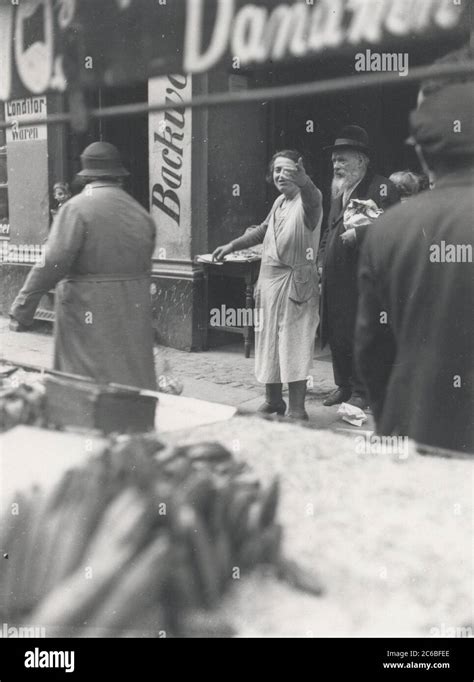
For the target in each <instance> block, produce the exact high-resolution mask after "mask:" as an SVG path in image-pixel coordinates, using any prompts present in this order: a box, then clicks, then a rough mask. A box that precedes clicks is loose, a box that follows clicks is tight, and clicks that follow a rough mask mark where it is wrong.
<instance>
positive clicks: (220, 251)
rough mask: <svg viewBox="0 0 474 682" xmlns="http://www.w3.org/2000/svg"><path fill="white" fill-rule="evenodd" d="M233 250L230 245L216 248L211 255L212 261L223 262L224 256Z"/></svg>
mask: <svg viewBox="0 0 474 682" xmlns="http://www.w3.org/2000/svg"><path fill="white" fill-rule="evenodd" d="M233 250H234V247H233V245H232V244H231V243H229V244H224V245H223V246H218V247H217V249H216V250H215V251H214V252H213V254H212V260H224V256H228V255H229V253H232V251H233Z"/></svg>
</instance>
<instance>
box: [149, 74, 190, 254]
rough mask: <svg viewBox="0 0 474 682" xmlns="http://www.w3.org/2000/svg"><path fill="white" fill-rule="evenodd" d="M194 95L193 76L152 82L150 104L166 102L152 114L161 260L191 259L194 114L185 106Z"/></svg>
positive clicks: (153, 201) (154, 208)
mask: <svg viewBox="0 0 474 682" xmlns="http://www.w3.org/2000/svg"><path fill="white" fill-rule="evenodd" d="M191 95H192V84H191V76H186V75H171V76H162V77H158V78H152V79H150V81H149V83H148V100H149V103H150V104H168V105H169V106H171V107H172V108H171V109H169V110H168V111H166V112H160V113H151V114H150V115H149V122H148V131H149V133H148V134H149V152H150V156H149V159H150V161H149V162H150V206H151V215H152V217H153V219H154V221H155V223H156V227H157V253H156V254H155V255H156V257H158V258H159V257H161V258H178V259H180V258H183V259H186V258H190V256H191V252H190V238H191V160H192V111H191V109H185V108H184V107H183V106H182V102H183V101H184V100H187V99H190V98H191Z"/></svg>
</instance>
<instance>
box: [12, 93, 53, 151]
mask: <svg viewBox="0 0 474 682" xmlns="http://www.w3.org/2000/svg"><path fill="white" fill-rule="evenodd" d="M46 115H47V103H46V97H26V98H24V99H15V100H10V101H9V102H5V120H6V121H8V122H10V123H11V124H12V125H11V127H9V128H7V144H10V143H12V142H33V141H35V140H46V139H47V137H48V131H47V127H46V124H45V123H42V124H40V125H34V123H33V124H31V125H27V126H24V125H22V121H26V120H27V119H28V120H31V119H33V120H34V119H42V118H45V117H46Z"/></svg>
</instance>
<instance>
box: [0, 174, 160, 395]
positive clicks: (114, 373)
mask: <svg viewBox="0 0 474 682" xmlns="http://www.w3.org/2000/svg"><path fill="white" fill-rule="evenodd" d="M154 245H155V225H154V223H153V221H152V219H151V217H150V215H149V214H148V213H147V212H146V211H145V210H144V209H143V208H142V207H141V206H140V205H139V204H138V203H137V202H136V201H135V200H134V199H132V197H130V196H129V195H128V194H127V193H126V192H125V191H124V190H122V189H121V188H120V187H118V186H116V185H113V184H112V183H107V182H93V183H91V184H90V185H88V186H87V187H86V188H85V189H84V190H83V192H82V193H81V194H80V195H78V196H76V197H74V198H73V199H71V200H70V201H69V202H68V203H67V204H65V205H64V206H63V207H62V209H61V210H60V211H59V213H58V215H57V216H56V219H55V221H54V223H53V227H52V229H51V234H50V236H49V238H48V242H47V246H46V260H45V264H44V266H41V265H37V266H35V267H34V268H33V269H32V271H31V272H30V274H29V276H28V278H27V280H26V282H25V284H24V286H23V288H22V290H21V292H20V293H19V295H18V296H17V299H16V301H15V302H14V304H13V307H12V310H11V315H12V316H13V317H14V318H15V319H17V320H18V321H19V322H20V323H22V324H24V325H26V326H28V325H30V324H31V323H32V321H33V315H34V313H35V310H36V307H37V305H38V302H39V300H40V298H41V296H42V294H43V293H44V291H48V290H49V289H50V288H52V287H53V286H54V285H55V284H57V283H58V282H59V284H58V286H57V288H56V303H55V312H56V321H55V353H54V367H55V369H58V370H61V371H64V372H68V373H72V374H79V375H82V376H87V377H91V378H93V379H95V380H96V381H99V382H114V383H120V384H126V385H129V386H138V387H140V388H148V389H156V379H155V370H154V360H153V328H152V316H151V300H150V273H151V265H152V255H153V250H154Z"/></svg>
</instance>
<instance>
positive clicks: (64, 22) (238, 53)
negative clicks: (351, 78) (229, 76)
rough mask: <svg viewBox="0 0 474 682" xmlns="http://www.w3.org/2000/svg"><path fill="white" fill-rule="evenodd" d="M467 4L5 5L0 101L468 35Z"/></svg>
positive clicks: (427, 0)
mask: <svg viewBox="0 0 474 682" xmlns="http://www.w3.org/2000/svg"><path fill="white" fill-rule="evenodd" d="M469 16H470V7H469V0H287V1H286V2H279V1H278V0H253V2H248V1H247V0H21V1H20V0H18V1H17V2H15V1H14V0H0V99H1V100H8V99H14V98H19V97H26V96H27V95H31V94H33V95H39V94H43V93H44V92H47V91H50V90H52V91H54V90H56V91H63V90H65V89H66V87H67V86H68V85H72V84H74V83H77V82H79V83H81V84H83V85H85V86H97V85H99V84H106V85H116V84H123V83H131V82H134V81H143V80H144V78H146V77H148V76H158V75H165V74H168V73H183V72H184V73H190V74H193V73H203V72H205V71H208V70H210V69H212V68H214V67H216V66H219V65H222V64H223V65H225V66H226V67H229V68H232V66H233V65H235V63H236V62H235V60H236V59H237V60H238V61H237V64H239V65H241V66H246V65H250V64H261V65H265V64H267V63H268V64H269V65H270V64H272V66H274V65H275V63H279V62H284V61H288V60H292V59H299V58H311V57H313V58H317V57H318V55H320V54H321V53H322V52H323V51H324V52H325V53H326V52H334V51H336V52H337V51H343V50H344V51H345V50H348V49H350V48H352V47H356V48H359V49H360V47H363V46H367V47H369V46H371V45H382V46H383V45H390V44H393V43H394V42H396V41H398V42H400V41H402V40H403V39H404V38H407V39H408V38H409V37H411V36H418V37H419V38H423V39H426V40H433V41H434V40H436V39H437V38H440V39H442V38H443V36H445V35H446V34H447V33H449V34H450V35H454V34H456V35H459V36H460V37H463V36H465V38H466V40H467V39H468V36H469V26H470V21H469Z"/></svg>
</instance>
